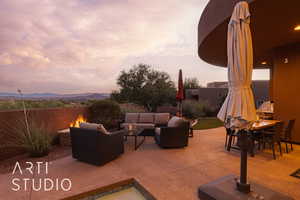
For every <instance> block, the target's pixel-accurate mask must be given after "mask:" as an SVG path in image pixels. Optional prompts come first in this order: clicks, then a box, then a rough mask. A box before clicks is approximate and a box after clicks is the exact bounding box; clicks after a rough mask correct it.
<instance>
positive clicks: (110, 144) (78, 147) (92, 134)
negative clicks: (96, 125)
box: [70, 127, 124, 165]
mask: <svg viewBox="0 0 300 200" xmlns="http://www.w3.org/2000/svg"><path fill="white" fill-rule="evenodd" d="M70 134H71V144H72V156H73V158H75V159H78V160H79V161H83V162H87V163H90V164H94V165H103V164H105V163H107V162H109V161H112V160H114V159H116V158H117V157H118V156H120V155H121V154H123V153H124V137H123V131H116V132H112V133H110V134H105V133H103V132H100V131H99V130H91V129H87V128H75V127H70Z"/></svg>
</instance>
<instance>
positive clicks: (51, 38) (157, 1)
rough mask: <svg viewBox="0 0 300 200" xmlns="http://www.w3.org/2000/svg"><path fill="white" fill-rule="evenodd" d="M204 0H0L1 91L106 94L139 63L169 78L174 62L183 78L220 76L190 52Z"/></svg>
mask: <svg viewBox="0 0 300 200" xmlns="http://www.w3.org/2000/svg"><path fill="white" fill-rule="evenodd" d="M207 1H208V0H202V1H201V0H187V1H184V2H183V1H182V0H165V1H161V0H152V1H141V0H66V1H61V0H43V1H36V0H26V1H19V0H1V1H0V10H1V12H0V30H1V31H0V74H1V77H0V91H14V90H15V87H16V88H23V91H25V92H26V91H27V92H61V93H70V92H110V91H111V90H112V89H115V88H116V87H117V86H116V78H117V75H118V74H119V72H120V71H121V70H122V69H128V68H129V67H130V66H131V65H133V64H138V63H139V62H147V63H149V64H152V63H153V64H154V65H156V66H160V68H159V69H160V70H164V71H168V72H170V74H171V75H172V77H173V78H174V79H175V78H176V76H177V71H178V68H179V66H178V63H180V64H181V66H180V67H182V68H183V71H184V72H186V74H187V75H193V76H197V73H198V72H201V73H205V71H211V69H214V70H217V71H218V70H219V71H218V73H219V74H222V75H225V72H224V70H222V69H219V68H209V67H207V66H208V65H207V64H205V63H203V62H201V61H200V59H199V58H198V56H197V54H196V53H197V23H198V20H199V17H200V15H201V12H202V10H203V8H204V7H205V5H206V3H207ZM184 67H185V68H184ZM195 72H197V73H195ZM208 74H210V72H208ZM199 77H200V78H201V77H204V76H201V75H199ZM220 77H221V76H220ZM224 77H225V78H226V75H225V76H224ZM213 79H214V78H213V77H211V78H210V79H208V78H207V76H206V77H205V80H200V81H202V82H207V81H209V80H213Z"/></svg>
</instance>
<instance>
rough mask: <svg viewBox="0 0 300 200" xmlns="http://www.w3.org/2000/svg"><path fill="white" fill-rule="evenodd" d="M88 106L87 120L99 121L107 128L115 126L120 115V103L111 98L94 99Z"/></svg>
mask: <svg viewBox="0 0 300 200" xmlns="http://www.w3.org/2000/svg"><path fill="white" fill-rule="evenodd" d="M88 108H89V115H88V121H89V122H93V123H101V124H103V125H104V126H105V128H108V129H112V128H115V127H116V126H117V120H119V119H120V117H121V108H120V105H119V104H118V103H117V102H115V101H112V100H99V101H95V102H94V103H93V104H92V105H91V106H89V107H88Z"/></svg>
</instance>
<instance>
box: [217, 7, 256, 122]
mask: <svg viewBox="0 0 300 200" xmlns="http://www.w3.org/2000/svg"><path fill="white" fill-rule="evenodd" d="M249 25H250V13H249V8H248V3H247V2H244V1H243V2H239V3H238V4H237V5H236V6H235V8H234V11H233V14H232V16H231V19H230V22H229V24H228V35H227V56H228V61H227V62H228V95H227V97H226V99H225V102H224V104H223V106H222V107H221V109H220V111H219V113H218V118H219V119H221V120H222V121H225V120H226V119H227V118H228V116H230V117H232V118H235V117H240V118H242V119H245V120H247V121H254V120H256V119H257V117H256V110H255V104H254V98H253V93H252V88H251V82H252V80H251V79H252V69H253V50H252V37H251V31H250V26H249Z"/></svg>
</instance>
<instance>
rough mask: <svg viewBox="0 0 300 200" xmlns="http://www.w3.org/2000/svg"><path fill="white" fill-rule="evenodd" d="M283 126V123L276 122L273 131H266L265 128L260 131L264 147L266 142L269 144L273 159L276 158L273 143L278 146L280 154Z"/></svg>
mask: <svg viewBox="0 0 300 200" xmlns="http://www.w3.org/2000/svg"><path fill="white" fill-rule="evenodd" d="M283 128H284V123H283V122H277V123H276V125H275V129H274V131H267V130H266V131H262V137H263V143H264V147H265V144H266V143H267V144H269V145H270V146H271V148H272V151H273V158H274V160H275V159H276V154H275V144H277V145H278V146H279V151H280V155H281V156H282V149H281V137H282V132H283Z"/></svg>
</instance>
